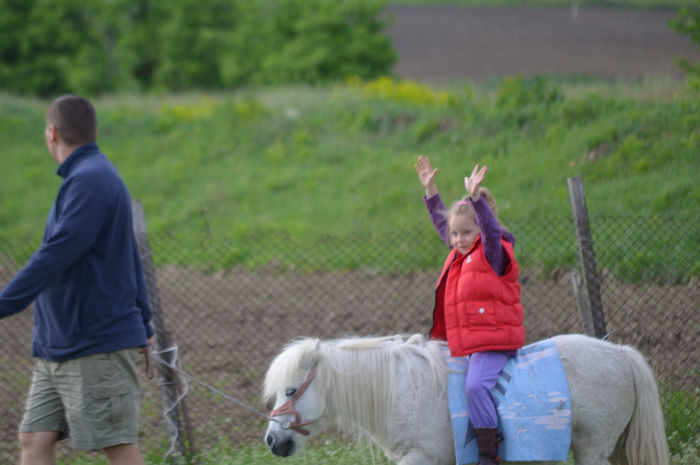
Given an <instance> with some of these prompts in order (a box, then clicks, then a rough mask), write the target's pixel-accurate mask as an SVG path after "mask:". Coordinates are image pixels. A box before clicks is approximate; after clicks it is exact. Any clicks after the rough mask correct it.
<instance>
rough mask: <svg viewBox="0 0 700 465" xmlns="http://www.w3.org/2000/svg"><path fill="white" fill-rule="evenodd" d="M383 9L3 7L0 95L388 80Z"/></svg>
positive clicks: (256, 4)
mask: <svg viewBox="0 0 700 465" xmlns="http://www.w3.org/2000/svg"><path fill="white" fill-rule="evenodd" d="M383 6H384V2H383V1H382V0H342V1H337V2H328V1H324V0H256V1H247V0H212V1H207V2H201V1H198V0H173V1H170V2H160V1H157V0H96V1H92V2H82V1H79V0H62V1H58V0H27V1H17V0H0V11H2V12H3V14H2V15H0V26H2V30H3V34H2V35H1V36H0V63H1V64H2V66H0V88H2V89H4V90H5V91H9V92H13V93H19V94H28V95H39V96H49V95H56V94H60V93H64V92H73V93H79V94H88V95H95V94H103V93H107V92H113V91H129V90H146V91H151V90H155V91H177V90H183V89H220V88H232V87H236V86H243V85H246V84H254V83H267V84H270V83H272V84H279V83H289V82H303V83H323V82H331V81H335V80H339V79H342V78H345V77H349V76H359V77H361V78H371V77H375V76H378V75H381V74H385V73H387V72H389V71H390V69H391V65H392V64H393V63H394V61H395V59H396V56H395V53H394V51H393V49H392V47H391V43H390V41H389V39H388V38H387V37H386V36H385V35H384V34H383V29H384V27H385V22H384V21H382V20H380V19H379V13H380V12H381V10H382V8H383Z"/></svg>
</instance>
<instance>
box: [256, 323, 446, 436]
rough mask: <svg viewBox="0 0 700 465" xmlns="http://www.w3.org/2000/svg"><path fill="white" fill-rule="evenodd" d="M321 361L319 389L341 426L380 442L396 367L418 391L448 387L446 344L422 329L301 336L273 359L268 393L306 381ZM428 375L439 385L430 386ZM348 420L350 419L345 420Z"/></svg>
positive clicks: (266, 386)
mask: <svg viewBox="0 0 700 465" xmlns="http://www.w3.org/2000/svg"><path fill="white" fill-rule="evenodd" d="M316 363H318V365H317V366H318V368H317V373H316V379H315V383H316V389H317V393H318V395H319V396H322V397H323V398H324V399H326V401H327V403H328V405H331V406H332V409H333V410H334V413H335V416H336V417H337V418H338V419H339V421H340V423H341V424H340V426H341V428H343V427H351V428H354V427H359V428H360V430H364V431H372V433H373V435H374V436H375V439H376V440H378V442H379V443H381V442H382V441H381V440H382V438H381V437H376V436H377V434H383V432H385V431H386V420H387V418H388V417H390V415H389V409H390V408H391V405H392V402H393V401H394V399H393V397H392V396H393V395H394V394H393V393H394V392H395V391H396V390H395V389H392V383H396V382H397V380H396V379H394V377H395V373H396V372H397V370H396V369H395V368H397V367H400V370H398V371H401V372H402V373H411V374H412V375H413V376H412V377H411V378H412V379H414V380H415V383H416V386H413V387H412V388H413V389H414V390H415V391H420V390H421V389H428V388H437V389H444V385H445V382H446V370H445V367H444V364H443V363H442V356H441V355H440V343H438V342H432V341H426V340H425V338H424V337H423V336H422V335H419V334H416V335H413V336H410V337H405V336H400V335H397V336H388V337H356V338H344V339H335V340H329V341H320V340H318V339H301V340H297V341H294V342H292V343H290V344H289V345H287V346H286V347H285V348H284V349H283V351H282V352H281V353H280V354H279V355H278V356H277V357H276V358H275V359H274V360H273V361H272V363H271V365H270V368H269V369H268V371H267V375H266V376H265V384H264V391H263V394H264V397H265V398H266V399H267V400H269V399H271V398H272V397H274V396H275V394H276V393H277V392H278V391H280V390H281V389H284V388H285V387H287V386H290V385H293V384H295V383H296V384H299V383H301V382H302V381H303V379H304V378H305V377H306V375H307V373H308V371H309V370H310V369H311V368H312V366H313V365H314V364H316ZM421 377H422V378H421ZM421 379H422V380H423V381H419V380H421ZM428 379H431V380H433V382H434V383H435V385H434V386H429V385H428V384H429V383H428V382H427V381H426V380H428ZM422 384H425V385H422ZM344 420H345V421H346V422H347V424H343V421H344Z"/></svg>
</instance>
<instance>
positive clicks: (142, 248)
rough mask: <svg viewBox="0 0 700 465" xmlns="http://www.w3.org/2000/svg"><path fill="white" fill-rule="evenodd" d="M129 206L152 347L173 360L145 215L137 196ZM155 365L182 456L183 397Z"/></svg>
mask: <svg viewBox="0 0 700 465" xmlns="http://www.w3.org/2000/svg"><path fill="white" fill-rule="evenodd" d="M131 210H132V215H133V222H134V234H135V235H136V242H137V243H138V248H139V255H140V256H141V263H142V265H143V273H144V275H145V278H146V286H147V287H148V300H149V303H150V305H151V311H152V313H153V320H152V324H153V330H154V332H155V336H156V337H155V347H154V349H155V350H156V352H159V353H160V354H161V355H160V356H161V357H162V358H163V359H164V360H165V361H166V362H168V363H173V362H174V361H175V360H173V358H174V356H175V354H174V352H172V351H168V350H167V349H169V348H170V347H172V338H171V336H170V333H169V332H168V331H167V329H166V327H165V321H164V319H163V312H162V309H161V306H160V296H159V294H158V283H157V282H156V275H155V269H154V267H153V259H152V257H151V247H150V245H149V243H148V233H147V232H146V218H145V215H144V213H143V207H142V205H141V202H140V201H139V200H136V199H132V200H131ZM156 366H157V369H158V377H159V379H160V393H161V400H162V403H163V412H164V414H165V416H166V419H167V420H168V421H169V422H170V423H171V425H172V426H173V428H174V429H175V433H176V434H177V437H176V439H175V449H176V450H177V452H179V453H180V454H181V455H182V456H183V457H187V453H186V449H185V445H184V443H183V441H182V438H183V434H182V426H181V424H180V416H179V409H178V403H180V404H183V410H184V409H185V408H186V407H185V406H184V403H185V399H184V398H183V399H181V400H180V401H179V402H178V392H177V391H178V387H179V386H178V377H177V375H176V374H175V373H174V372H173V370H171V369H170V368H168V367H166V366H165V365H164V364H162V363H157V364H156ZM187 420H188V419H187V418H185V422H186V423H188V421H187ZM188 442H189V444H190V449H193V448H194V443H193V438H192V437H191V434H190V431H189V428H188Z"/></svg>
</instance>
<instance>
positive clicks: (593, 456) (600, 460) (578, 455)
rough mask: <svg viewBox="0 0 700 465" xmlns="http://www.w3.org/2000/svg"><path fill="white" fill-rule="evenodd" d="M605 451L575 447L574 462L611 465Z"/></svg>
mask: <svg viewBox="0 0 700 465" xmlns="http://www.w3.org/2000/svg"><path fill="white" fill-rule="evenodd" d="M604 455H605V454H604V453H603V452H602V451H600V450H596V449H595V448H593V450H591V449H584V450H576V448H574V464H575V465H609V463H610V462H608V460H607V459H606V458H605V457H604Z"/></svg>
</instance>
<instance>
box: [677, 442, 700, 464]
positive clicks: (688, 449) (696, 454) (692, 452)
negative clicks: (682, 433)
mask: <svg viewBox="0 0 700 465" xmlns="http://www.w3.org/2000/svg"><path fill="white" fill-rule="evenodd" d="M674 438H675V436H674V435H671V438H670V441H671V442H673V440H674ZM679 449H680V450H679V451H678V452H675V453H672V454H671V460H670V462H669V463H670V465H697V464H698V463H700V435H698V436H696V437H695V439H694V440H691V441H688V442H684V443H681V444H680V447H679Z"/></svg>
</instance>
